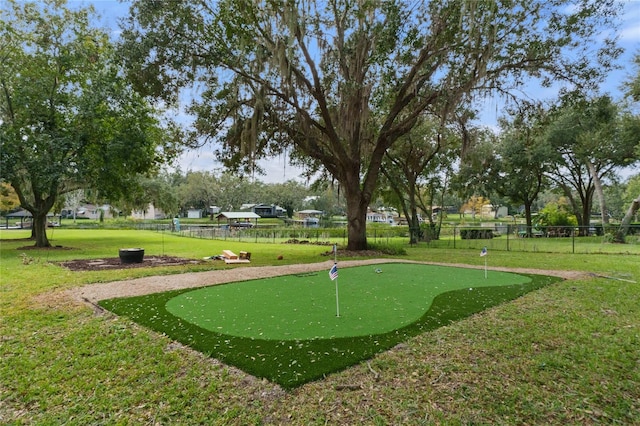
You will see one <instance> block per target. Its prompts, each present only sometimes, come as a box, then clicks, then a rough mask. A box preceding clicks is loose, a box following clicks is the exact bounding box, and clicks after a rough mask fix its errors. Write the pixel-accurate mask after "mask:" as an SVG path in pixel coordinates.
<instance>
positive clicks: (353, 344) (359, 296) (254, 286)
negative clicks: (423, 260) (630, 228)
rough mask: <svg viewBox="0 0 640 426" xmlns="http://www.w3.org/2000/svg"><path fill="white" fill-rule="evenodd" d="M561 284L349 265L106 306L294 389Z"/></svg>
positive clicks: (440, 269) (441, 269)
mask: <svg viewBox="0 0 640 426" xmlns="http://www.w3.org/2000/svg"><path fill="white" fill-rule="evenodd" d="M327 272H328V271H327ZM558 280H559V278H554V277H547V276H541V275H523V274H514V273H508V272H495V271H492V272H491V273H490V274H489V275H488V277H487V278H485V276H484V272H483V271H480V270H474V269H464V268H454V267H445V266H434V265H421V264H411V263H388V264H378V265H375V266H371V265H369V266H357V267H350V268H340V270H339V278H338V280H337V283H336V282H334V281H331V280H330V278H329V275H328V273H324V272H319V273H313V274H300V275H284V276H279V277H273V278H265V279H259V280H250V281H242V282H236V283H230V284H224V285H216V286H208V287H202V288H198V289H184V290H176V291H169V292H164V293H156V294H151V295H145V296H138V297H130V298H118V299H110V300H104V301H102V302H100V305H101V306H102V307H104V308H105V309H108V310H110V311H112V312H114V313H116V314H119V315H123V316H127V317H129V318H131V319H132V320H133V321H135V322H137V323H139V324H142V325H144V326H146V327H148V328H150V329H153V330H155V331H158V332H160V333H164V334H166V335H167V336H169V337H170V338H172V339H174V340H176V341H179V342H181V343H183V344H185V345H188V346H190V347H192V348H194V349H196V350H198V351H200V352H202V353H205V354H207V355H209V356H211V357H214V358H217V359H219V360H221V361H223V362H225V363H228V364H231V365H234V366H236V367H238V368H240V369H242V370H244V371H245V372H247V373H249V374H252V375H254V376H257V377H263V378H266V379H268V380H270V381H272V382H275V383H278V384H279V385H281V386H282V387H284V388H287V389H292V388H295V387H297V386H300V385H302V384H304V383H307V382H309V381H313V380H317V379H320V378H322V377H324V376H326V375H327V374H330V373H333V372H337V371H340V370H343V369H345V368H347V367H349V366H351V365H354V364H357V363H359V362H361V361H363V360H366V359H369V358H371V357H372V356H374V355H375V354H376V353H379V352H382V351H385V350H387V349H389V348H391V347H393V346H395V345H397V344H398V343H401V342H403V341H406V340H407V339H409V338H411V337H413V336H415V335H417V334H419V333H422V332H425V331H428V330H433V329H435V328H437V327H440V326H443V325H446V324H449V323H451V322H452V321H456V320H459V319H461V318H465V317H467V316H469V315H472V314H474V313H476V312H480V311H482V310H484V309H487V308H489V307H491V306H495V305H497V304H500V303H504V302H506V301H509V300H513V299H515V298H517V297H520V296H522V295H524V294H526V293H527V292H529V291H532V290H535V289H538V288H540V287H543V286H545V285H548V284H550V283H552V282H556V281H558ZM336 284H337V285H336ZM336 287H337V288H338V294H339V298H336ZM336 299H338V300H339V301H337V300H336ZM337 304H339V312H340V316H339V317H338V316H337V315H336V313H337V311H338V306H336V305H337Z"/></svg>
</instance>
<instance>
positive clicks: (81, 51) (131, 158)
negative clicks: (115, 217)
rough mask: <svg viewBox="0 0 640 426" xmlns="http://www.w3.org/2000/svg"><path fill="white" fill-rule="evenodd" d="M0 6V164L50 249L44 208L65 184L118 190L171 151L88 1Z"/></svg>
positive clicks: (56, 0)
mask: <svg viewBox="0 0 640 426" xmlns="http://www.w3.org/2000/svg"><path fill="white" fill-rule="evenodd" d="M5 4H6V5H7V6H8V7H7V8H2V9H0V170H1V172H2V176H1V179H2V180H3V181H6V182H8V183H10V184H11V186H12V187H13V188H14V189H15V191H16V193H17V194H18V197H19V199H20V204H21V206H22V207H23V208H25V209H26V210H28V211H29V212H30V213H31V214H32V216H33V233H32V235H33V237H34V238H35V241H36V246H38V247H47V246H49V245H50V242H49V240H48V238H47V234H46V225H47V222H46V217H47V213H48V212H49V211H50V210H51V208H52V207H53V206H54V204H55V202H56V199H57V198H58V197H59V196H60V195H62V194H65V193H67V192H70V191H73V190H76V189H79V188H87V187H93V188H97V189H99V190H100V192H101V194H103V195H108V196H112V197H117V196H119V195H121V194H122V193H125V192H126V191H127V189H128V187H129V185H130V184H131V182H132V178H133V177H134V176H135V175H136V174H138V173H144V172H147V171H149V170H150V169H151V168H153V167H155V166H156V165H157V164H158V163H159V162H160V161H161V160H162V158H163V156H164V155H165V154H168V153H171V152H173V146H172V143H171V140H169V139H166V138H165V133H164V132H163V130H162V128H161V127H160V125H159V121H158V119H157V118H156V115H155V113H154V111H153V110H152V108H150V106H149V104H148V103H147V102H146V101H145V100H144V98H142V97H141V96H139V95H138V94H136V93H135V91H133V90H132V88H131V86H130V85H129V84H128V83H127V82H126V80H125V79H124V75H123V73H122V69H121V68H120V67H119V66H118V65H117V62H116V61H115V51H114V50H113V48H112V45H111V43H110V41H109V37H108V34H106V33H105V32H103V31H101V30H98V29H95V28H92V26H91V19H92V16H93V11H92V9H79V10H75V11H72V10H70V9H68V8H66V7H65V3H64V1H62V0H49V1H44V2H37V3H36V2H21V1H13V0H9V1H7V2H5Z"/></svg>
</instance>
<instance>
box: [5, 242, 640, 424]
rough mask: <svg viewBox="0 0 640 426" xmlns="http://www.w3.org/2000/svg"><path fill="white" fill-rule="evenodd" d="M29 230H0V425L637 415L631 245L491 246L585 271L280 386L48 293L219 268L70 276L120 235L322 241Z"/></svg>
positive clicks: (639, 380) (591, 419) (153, 246)
mask: <svg viewBox="0 0 640 426" xmlns="http://www.w3.org/2000/svg"><path fill="white" fill-rule="evenodd" d="M27 236H28V233H27V232H26V231H10V232H8V231H0V360H1V362H0V423H1V424H8V425H14V424H15V425H22V424H71V425H86V424H211V425H228V424H237V425H246V424H304V425H307V424H367V425H369V424H370V425H381V424H496V423H497V424H638V423H640V404H639V402H638V401H640V368H639V366H640V332H639V328H638V327H639V326H638V324H639V323H640V321H639V318H640V314H639V311H638V300H640V287H639V286H640V284H638V282H640V256H638V255H637V254H631V253H629V254H615V255H614V254H604V253H591V254H582V253H581V254H564V253H545V252H532V253H518V252H507V251H499V250H490V251H489V256H488V259H487V260H488V263H489V266H490V267H491V266H502V267H534V268H536V267H537V268H542V269H547V268H548V269H563V270H580V271H585V272H588V273H593V274H595V276H591V277H587V278H583V279H577V280H571V281H560V282H555V283H551V284H549V285H544V286H542V287H540V288H539V289H537V290H535V291H530V292H528V293H526V294H523V295H522V296H521V297H516V298H513V297H510V300H509V301H506V302H505V303H500V304H498V305H495V306H493V307H489V308H486V307H483V306H480V307H479V308H478V311H477V313H476V314H473V315H471V316H464V315H463V316H461V317H460V319H457V320H455V321H453V322H448V323H443V325H441V326H439V327H437V328H434V329H424V330H419V331H417V332H416V333H415V334H413V335H412V336H408V337H407V338H403V339H402V340H401V341H402V342H403V343H402V344H398V345H396V346H393V347H392V348H391V349H388V350H382V351H380V352H376V353H373V354H372V355H371V356H370V357H369V358H366V360H365V361H362V362H358V361H355V363H353V364H352V365H351V366H348V367H344V369H342V370H340V371H338V372H336V373H334V374H330V375H328V376H327V377H326V378H323V379H321V380H315V381H312V382H308V383H306V384H304V385H302V386H299V387H297V388H295V389H293V390H291V391H288V392H283V391H282V390H281V389H280V388H279V387H277V386H274V385H272V384H271V383H270V382H268V381H264V380H258V379H254V378H253V377H252V376H249V375H247V374H245V373H243V372H241V371H238V370H237V369H235V368H233V367H232V366H231V365H230V363H227V362H224V360H223V362H218V361H216V360H215V359H213V358H211V357H208V356H203V355H202V354H201V353H200V352H198V351H193V350H190V349H189V348H188V347H185V346H183V345H181V344H179V343H177V342H176V340H174V339H173V338H172V337H170V336H169V335H167V334H163V333H158V332H156V331H153V330H151V329H150V328H147V327H141V326H139V325H138V324H137V323H136V322H134V321H132V320H131V319H129V318H127V317H121V316H114V315H110V314H105V313H100V312H97V311H95V310H94V309H93V308H92V307H90V306H89V305H84V304H76V303H73V302H71V301H70V300H69V299H68V298H66V297H64V296H62V295H61V293H60V292H62V291H64V290H67V289H70V288H73V287H77V286H81V285H86V284H90V283H98V282H107V281H113V280H122V279H128V278H135V277H142V276H150V275H156V274H163V275H166V274H177V273H183V272H186V271H198V270H203V269H211V268H212V267H216V268H217V267H220V266H214V265H212V264H210V263H209V264H204V265H192V266H187V267H163V268H160V269H152V268H142V269H140V270H137V269H132V270H126V271H100V272H71V271H68V270H66V269H64V268H62V267H60V266H58V264H57V262H59V261H62V260H69V259H75V258H99V257H111V256H116V255H117V250H118V248H120V247H138V246H142V247H144V248H145V250H146V251H147V253H149V254H167V255H172V256H182V257H190V258H194V259H199V258H202V257H204V256H207V255H212V254H216V253H218V252H220V250H223V249H231V250H234V251H239V250H248V251H251V252H252V253H253V256H252V263H251V265H249V266H244V265H243V266H239V267H243V268H244V267H252V266H255V265H269V264H273V265H278V264H287V263H291V264H293V263H308V262H320V261H325V260H326V259H327V258H326V256H322V255H321V253H322V252H323V251H324V250H325V248H323V247H317V246H315V247H314V246H311V245H279V244H277V245H273V244H272V245H267V244H251V243H246V242H231V241H227V242H218V241H210V240H196V239H189V238H180V237H176V236H172V235H170V234H165V235H163V234H156V233H152V232H143V231H104V230H95V231H93V230H85V231H83V230H63V229H56V230H54V232H53V235H52V236H51V235H50V236H51V237H52V242H53V244H56V245H61V246H64V247H65V248H69V249H55V250H21V249H19V248H20V247H22V246H25V245H30V244H31V243H29V242H26V241H21V240H20V238H25V237H27ZM403 247H404V249H405V251H406V255H402V256H395V257H400V258H402V259H406V260H422V261H434V262H443V263H465V264H470V265H476V266H482V264H483V262H484V260H483V259H484V258H480V257H479V252H478V250H477V249H476V248H473V249H469V250H464V249H462V250H460V249H456V250H453V249H446V248H441V249H430V248H428V247H427V246H426V245H418V246H414V247H410V246H408V245H404V246H403ZM279 255H282V256H283V259H282V260H277V257H278V256H279ZM254 259H255V260H254ZM225 267H226V266H225ZM230 268H231V267H230ZM233 268H235V267H233ZM343 272H344V273H346V268H342V269H341V270H340V278H339V281H340V283H339V285H340V288H342V286H343V284H342V283H343V281H345V278H343V275H344V273H343ZM384 273H386V272H383V274H384ZM605 277H611V278H605ZM620 279H623V280H624V281H622V280H620ZM633 281H635V282H633ZM325 285H327V284H325ZM344 285H346V282H345V284H344ZM328 286H329V287H332V283H328ZM456 294H459V293H457V292H455V291H454V292H450V293H446V295H449V296H455V295H456ZM439 297H445V296H439ZM437 300H438V298H436V299H435V300H434V304H433V305H432V307H431V309H433V306H434V305H435V303H437ZM472 300H474V299H472ZM444 306H460V305H459V303H450V301H447V303H445V304H444ZM345 309H346V308H345ZM462 309H463V311H464V312H469V309H467V308H465V307H462ZM466 315H468V314H466ZM174 318H175V317H174ZM185 323H186V321H185ZM273 341H274V342H277V340H273ZM360 346H362V345H360ZM292 348H293V346H292ZM284 349H286V350H289V349H288V347H286V348H284Z"/></svg>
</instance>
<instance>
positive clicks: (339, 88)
mask: <svg viewBox="0 0 640 426" xmlns="http://www.w3.org/2000/svg"><path fill="white" fill-rule="evenodd" d="M619 7H620V5H619V4H618V3H616V2H614V1H601V0H593V1H589V0H583V1H578V2H575V1H571V2H568V1H567V2H565V1H554V2H549V1H531V0H516V1H487V2H476V1H466V0H461V1H455V0H454V1H420V2H406V1H393V0H324V1H314V0H308V1H305V0H299V1H275V0H268V1H259V2H256V1H248V0H220V1H217V2H212V1H209V0H190V1H157V0H138V1H135V2H134V3H133V6H132V9H131V18H130V19H129V20H128V21H127V23H126V25H125V26H124V30H125V31H124V32H123V39H124V41H125V44H124V46H125V49H124V52H125V54H126V55H127V57H128V59H129V68H130V70H131V73H130V75H131V77H132V78H135V79H136V81H137V84H138V87H139V88H144V89H145V90H147V91H148V92H147V93H151V94H155V95H157V96H159V97H162V98H164V99H169V100H176V99H177V98H178V97H179V96H180V94H181V93H184V92H183V91H182V89H185V88H188V89H198V90H197V91H196V92H189V93H190V94H191V95H192V96H193V104H192V107H191V112H192V113H194V114H195V115H196V116H197V120H196V122H195V127H194V129H195V135H194V136H196V137H199V138H201V140H215V141H217V142H220V143H221V144H222V148H221V149H220V150H219V151H218V154H219V155H220V158H221V159H223V160H225V162H226V163H227V164H231V165H236V166H238V165H244V166H246V167H248V168H249V169H251V168H254V167H255V164H256V160H257V159H259V158H261V157H263V156H269V155H273V154H274V153H278V152H282V151H283V150H288V151H287V152H289V153H291V154H292V155H294V156H297V157H298V158H301V157H302V158H307V159H309V160H310V161H311V162H313V163H314V164H316V165H319V166H320V167H321V168H322V169H323V170H324V171H325V172H327V173H328V174H330V175H331V176H332V177H333V178H335V179H337V180H338V181H339V183H340V186H341V188H342V191H343V193H344V194H345V197H346V200H347V220H348V248H349V249H365V248H366V247H367V240H366V222H365V221H366V212H367V207H368V206H369V203H370V202H371V199H372V196H373V193H374V190H375V188H376V185H377V182H378V177H379V173H380V166H381V163H382V159H383V157H384V155H385V152H386V151H387V149H389V148H390V147H391V146H392V145H393V144H394V143H395V142H396V141H397V140H398V139H399V138H400V137H401V136H403V135H405V134H407V133H408V132H409V131H410V130H411V129H412V128H413V126H415V125H416V123H417V122H418V118H419V117H420V116H421V115H422V114H423V113H424V112H425V111H426V112H430V113H431V114H434V115H437V116H440V117H446V116H447V114H448V113H449V112H450V111H453V110H455V109H456V108H457V106H458V104H459V103H460V101H461V99H463V97H465V95H468V94H475V93H477V94H482V93H486V92H487V91H494V92H499V93H513V90H514V89H516V88H517V87H519V86H521V85H522V84H523V83H524V82H525V79H526V78H528V77H529V76H534V77H536V78H539V79H540V81H541V82H543V83H548V82H550V81H553V80H556V79H563V80H568V81H571V82H573V83H576V84H580V83H581V82H584V81H586V80H589V79H592V78H594V77H595V76H596V75H597V74H598V72H599V71H602V70H606V69H607V68H608V66H609V60H610V59H611V57H613V56H615V55H616V54H617V53H618V51H617V49H616V48H615V47H614V46H613V45H612V44H611V42H610V40H605V41H604V42H602V41H600V40H599V38H600V37H601V35H602V34H603V31H606V29H609V28H612V26H614V25H613V21H615V19H616V16H617V13H618V9H619Z"/></svg>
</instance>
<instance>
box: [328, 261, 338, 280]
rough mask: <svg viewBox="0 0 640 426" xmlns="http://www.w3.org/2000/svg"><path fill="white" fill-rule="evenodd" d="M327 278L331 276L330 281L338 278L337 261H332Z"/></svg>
mask: <svg viewBox="0 0 640 426" xmlns="http://www.w3.org/2000/svg"><path fill="white" fill-rule="evenodd" d="M329 278H331V281H333V280H335V279H336V278H338V264H337V263H334V264H333V267H332V268H331V270H330V271H329Z"/></svg>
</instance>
